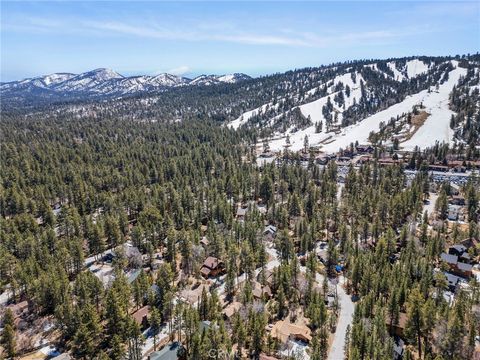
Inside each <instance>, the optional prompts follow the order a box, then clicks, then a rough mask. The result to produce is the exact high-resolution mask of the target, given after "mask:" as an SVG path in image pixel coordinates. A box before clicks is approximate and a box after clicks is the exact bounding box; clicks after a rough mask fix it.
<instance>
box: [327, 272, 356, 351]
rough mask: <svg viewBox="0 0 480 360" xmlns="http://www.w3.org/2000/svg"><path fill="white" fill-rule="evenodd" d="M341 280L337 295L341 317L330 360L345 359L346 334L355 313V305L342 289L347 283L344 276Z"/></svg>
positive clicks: (334, 336)
mask: <svg viewBox="0 0 480 360" xmlns="http://www.w3.org/2000/svg"><path fill="white" fill-rule="evenodd" d="M339 279H340V282H339V284H338V286H337V294H338V303H339V305H340V315H339V317H338V323H337V330H336V331H335V334H334V335H333V342H332V346H331V347H330V351H329V353H328V360H342V359H344V357H345V354H344V351H343V348H344V347H345V334H346V333H347V326H348V325H351V323H352V320H353V312H354V311H355V304H354V303H353V301H352V299H351V297H350V296H349V295H348V294H347V293H346V292H345V290H344V289H343V287H342V284H343V283H344V281H345V280H344V278H343V276H342V277H340V278H339Z"/></svg>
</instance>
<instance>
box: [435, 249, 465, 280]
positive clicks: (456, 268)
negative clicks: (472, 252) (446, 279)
mask: <svg viewBox="0 0 480 360" xmlns="http://www.w3.org/2000/svg"><path fill="white" fill-rule="evenodd" d="M440 259H441V260H442V261H445V262H446V263H447V264H448V265H449V266H450V271H451V272H452V273H453V274H455V275H458V276H462V277H467V278H468V277H470V276H472V270H473V266H472V265H470V264H467V263H464V262H460V261H458V256H457V255H451V254H446V253H442V254H441V255H440Z"/></svg>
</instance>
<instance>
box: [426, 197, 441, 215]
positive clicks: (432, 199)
mask: <svg viewBox="0 0 480 360" xmlns="http://www.w3.org/2000/svg"><path fill="white" fill-rule="evenodd" d="M437 198H438V194H435V193H430V197H429V199H428V200H429V202H428V204H424V205H423V211H422V214H423V213H424V212H425V211H426V212H427V214H428V216H432V214H433V212H434V211H435V203H436V202H437Z"/></svg>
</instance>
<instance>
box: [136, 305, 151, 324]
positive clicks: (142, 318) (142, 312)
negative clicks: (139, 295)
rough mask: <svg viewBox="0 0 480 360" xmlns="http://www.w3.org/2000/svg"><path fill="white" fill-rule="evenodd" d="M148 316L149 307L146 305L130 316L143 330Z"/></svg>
mask: <svg viewBox="0 0 480 360" xmlns="http://www.w3.org/2000/svg"><path fill="white" fill-rule="evenodd" d="M149 314H150V306H148V305H146V306H144V307H142V308H140V309H138V310H137V311H135V312H134V313H133V314H132V317H133V319H134V320H135V321H136V323H137V324H138V325H140V327H141V328H142V329H143V330H144V329H146V328H147V327H148V316H149Z"/></svg>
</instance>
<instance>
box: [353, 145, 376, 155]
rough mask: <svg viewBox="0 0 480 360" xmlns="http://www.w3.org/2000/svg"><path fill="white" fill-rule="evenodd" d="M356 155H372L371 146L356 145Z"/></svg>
mask: <svg viewBox="0 0 480 360" xmlns="http://www.w3.org/2000/svg"><path fill="white" fill-rule="evenodd" d="M355 148H356V150H357V153H359V154H367V153H372V152H373V150H374V149H373V146H372V145H368V144H366V145H357V146H356V147H355Z"/></svg>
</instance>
